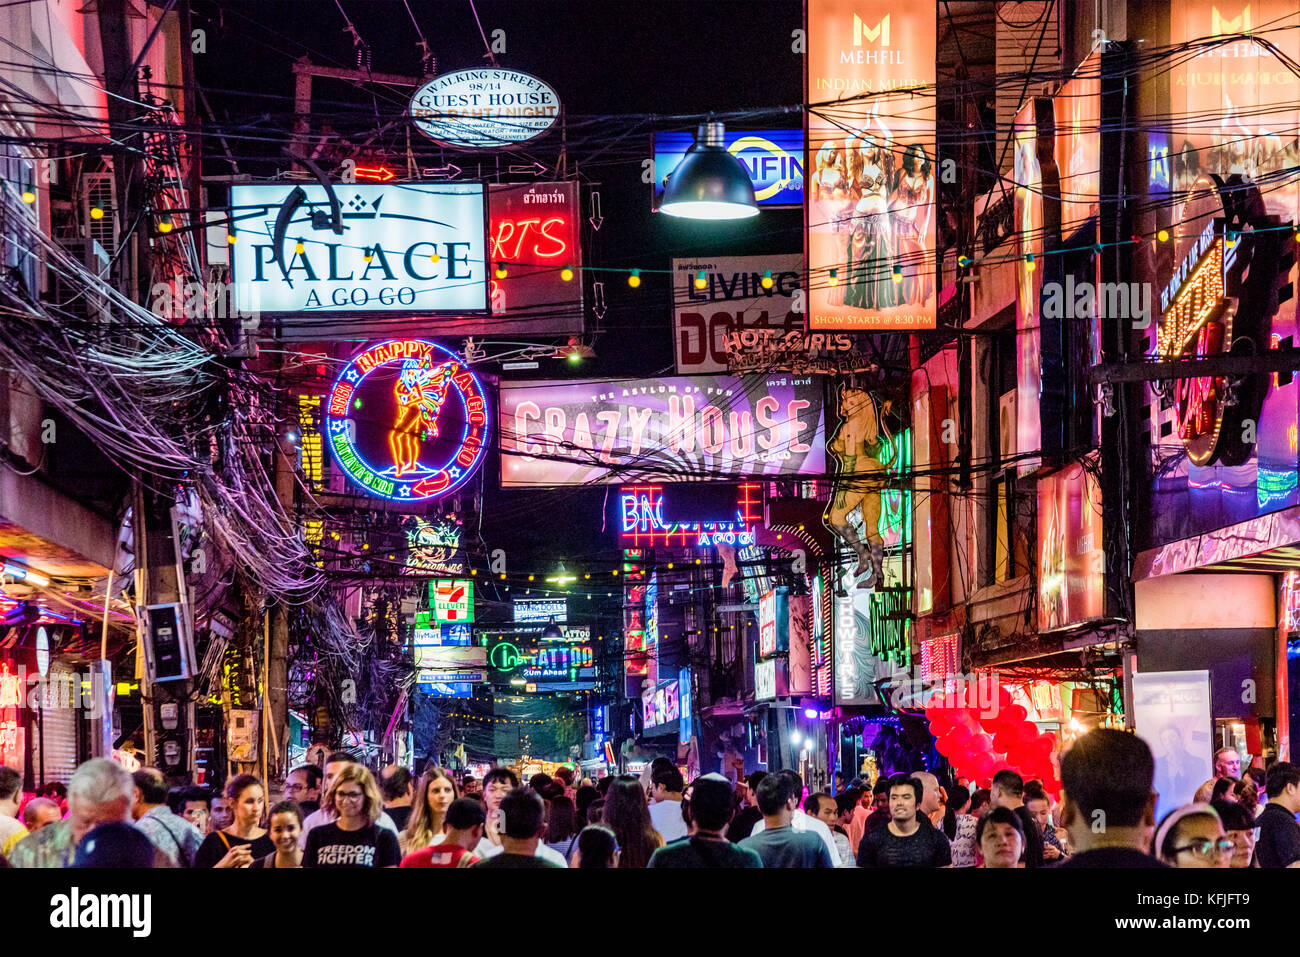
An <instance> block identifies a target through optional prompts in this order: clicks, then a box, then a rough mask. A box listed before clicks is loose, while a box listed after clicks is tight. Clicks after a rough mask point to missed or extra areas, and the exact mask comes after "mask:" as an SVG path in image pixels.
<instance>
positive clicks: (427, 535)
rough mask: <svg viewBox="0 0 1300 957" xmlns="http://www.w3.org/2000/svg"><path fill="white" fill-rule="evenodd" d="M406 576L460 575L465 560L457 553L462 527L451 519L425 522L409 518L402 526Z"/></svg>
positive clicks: (420, 519) (416, 518) (463, 568)
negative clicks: (427, 574)
mask: <svg viewBox="0 0 1300 957" xmlns="http://www.w3.org/2000/svg"><path fill="white" fill-rule="evenodd" d="M403 527H404V530H405V533H406V567H405V568H403V569H402V571H403V572H404V573H406V574H414V573H416V572H430V573H432V574H435V575H463V574H464V573H465V559H464V556H463V555H462V554H461V550H460V535H461V524H460V522H459V521H457V520H456V519H454V518H435V519H432V520H428V519H424V518H421V517H419V516H414V515H413V516H411V517H409V518H408V519H407V520H406V521H405V522H404V523H403Z"/></svg>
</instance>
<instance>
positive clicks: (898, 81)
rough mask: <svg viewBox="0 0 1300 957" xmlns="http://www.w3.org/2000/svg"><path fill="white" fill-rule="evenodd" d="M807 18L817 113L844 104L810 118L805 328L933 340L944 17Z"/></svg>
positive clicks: (882, 12) (856, 3) (871, 13)
mask: <svg viewBox="0 0 1300 957" xmlns="http://www.w3.org/2000/svg"><path fill="white" fill-rule="evenodd" d="M805 9H806V10H807V12H808V56H807V60H806V63H807V68H808V78H807V86H806V87H805V89H806V91H807V97H808V102H810V103H821V104H825V103H829V102H830V101H838V102H836V103H835V105H834V107H833V108H832V109H829V110H825V111H816V112H813V113H810V114H809V116H808V157H809V163H810V165H812V166H813V167H814V169H813V173H812V174H811V178H810V179H809V181H808V190H807V209H808V215H807V217H806V222H807V224H808V268H809V274H810V284H811V290H810V297H809V298H810V300H811V309H810V315H809V317H808V320H809V321H808V328H809V330H811V331H820V330H828V329H829V330H836V331H847V330H853V329H866V330H873V329H933V328H934V325H935V313H936V306H937V302H938V299H937V288H936V283H935V223H936V221H937V219H938V217H937V216H936V215H935V212H936V211H935V173H936V172H937V163H936V141H935V96H934V84H935V77H936V73H935V44H936V38H937V36H938V33H939V31H938V28H937V24H936V12H935V7H934V5H933V4H929V5H927V4H911V5H907V4H904V5H899V4H898V3H895V2H891V0H808V3H807V4H806V6H805ZM908 89H915V90H916V93H914V94H911V95H907V94H903V93H901V92H899V91H901V90H908ZM896 275H897V278H898V279H899V281H898V282H895V281H894V279H895V276H896Z"/></svg>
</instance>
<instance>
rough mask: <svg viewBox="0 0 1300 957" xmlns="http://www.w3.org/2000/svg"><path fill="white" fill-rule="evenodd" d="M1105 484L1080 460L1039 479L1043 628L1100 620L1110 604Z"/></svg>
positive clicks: (1040, 592)
mask: <svg viewBox="0 0 1300 957" xmlns="http://www.w3.org/2000/svg"><path fill="white" fill-rule="evenodd" d="M1101 534H1102V528H1101V486H1100V484H1099V483H1098V481H1097V475H1096V472H1095V466H1094V467H1089V468H1085V467H1084V466H1083V465H1082V464H1080V463H1078V462H1075V463H1073V464H1072V465H1070V466H1068V467H1066V468H1065V469H1064V470H1062V471H1060V472H1057V473H1055V474H1053V475H1048V476H1044V477H1042V478H1040V479H1039V480H1038V628H1039V630H1040V631H1046V630H1048V629H1051V628H1062V627H1064V626H1066V625H1072V624H1075V623H1076V622H1080V621H1085V620H1087V619H1090V618H1099V617H1101V615H1102V614H1103V608H1104V604H1105V592H1104V579H1103V577H1102V571H1103V568H1104V567H1105V556H1104V554H1103V552H1102V540H1101Z"/></svg>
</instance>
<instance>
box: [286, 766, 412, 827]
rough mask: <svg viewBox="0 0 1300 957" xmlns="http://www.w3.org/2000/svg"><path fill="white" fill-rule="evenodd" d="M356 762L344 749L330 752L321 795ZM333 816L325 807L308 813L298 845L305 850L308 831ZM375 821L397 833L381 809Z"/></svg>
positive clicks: (328, 821) (327, 822) (326, 821)
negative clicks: (346, 768) (345, 769)
mask: <svg viewBox="0 0 1300 957" xmlns="http://www.w3.org/2000/svg"><path fill="white" fill-rule="evenodd" d="M357 763H358V762H357V759H356V758H354V757H353V756H352V755H350V754H348V752H346V751H335V752H334V753H333V754H331V755H330V756H329V757H328V758H327V759H326V760H325V779H324V780H323V781H322V782H321V789H320V794H321V797H322V798H324V797H325V795H326V794H327V793H328V792H329V789H330V786H331V785H332V784H333V783H334V779H335V778H337V777H338V776H339V774H341V773H342V771H343V769H344V768H345V767H347V766H348V765H349V764H357ZM335 817H336V815H335V814H334V813H333V812H332V811H327V810H325V808H320V809H319V810H316V811H312V812H311V813H310V814H308V815H307V819H306V820H305V821H303V822H302V833H301V834H300V835H298V846H299V847H300V848H302V849H303V850H304V851H305V850H306V849H307V834H308V832H309V831H311V829H312V828H313V827H320V825H322V824H330V823H332V822H333V821H334V818H335ZM375 823H376V824H378V825H379V826H380V827H386V828H388V829H389V830H390V831H392V832H393V833H394V834H397V833H399V832H398V830H397V825H396V824H394V823H393V819H392V818H391V817H389V816H388V815H387V814H385V813H384V812H383V811H380V812H379V819H378V820H377V821H375Z"/></svg>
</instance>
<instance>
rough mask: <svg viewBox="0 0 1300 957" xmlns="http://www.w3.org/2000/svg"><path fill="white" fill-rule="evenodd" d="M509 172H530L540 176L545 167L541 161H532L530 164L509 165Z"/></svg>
mask: <svg viewBox="0 0 1300 957" xmlns="http://www.w3.org/2000/svg"><path fill="white" fill-rule="evenodd" d="M510 172H512V173H532V174H533V175H534V176H540V175H541V174H542V173H545V172H546V167H545V166H543V165H542V164H541V163H538V162H536V161H534V162H533V165H532V166H511V167H510Z"/></svg>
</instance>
